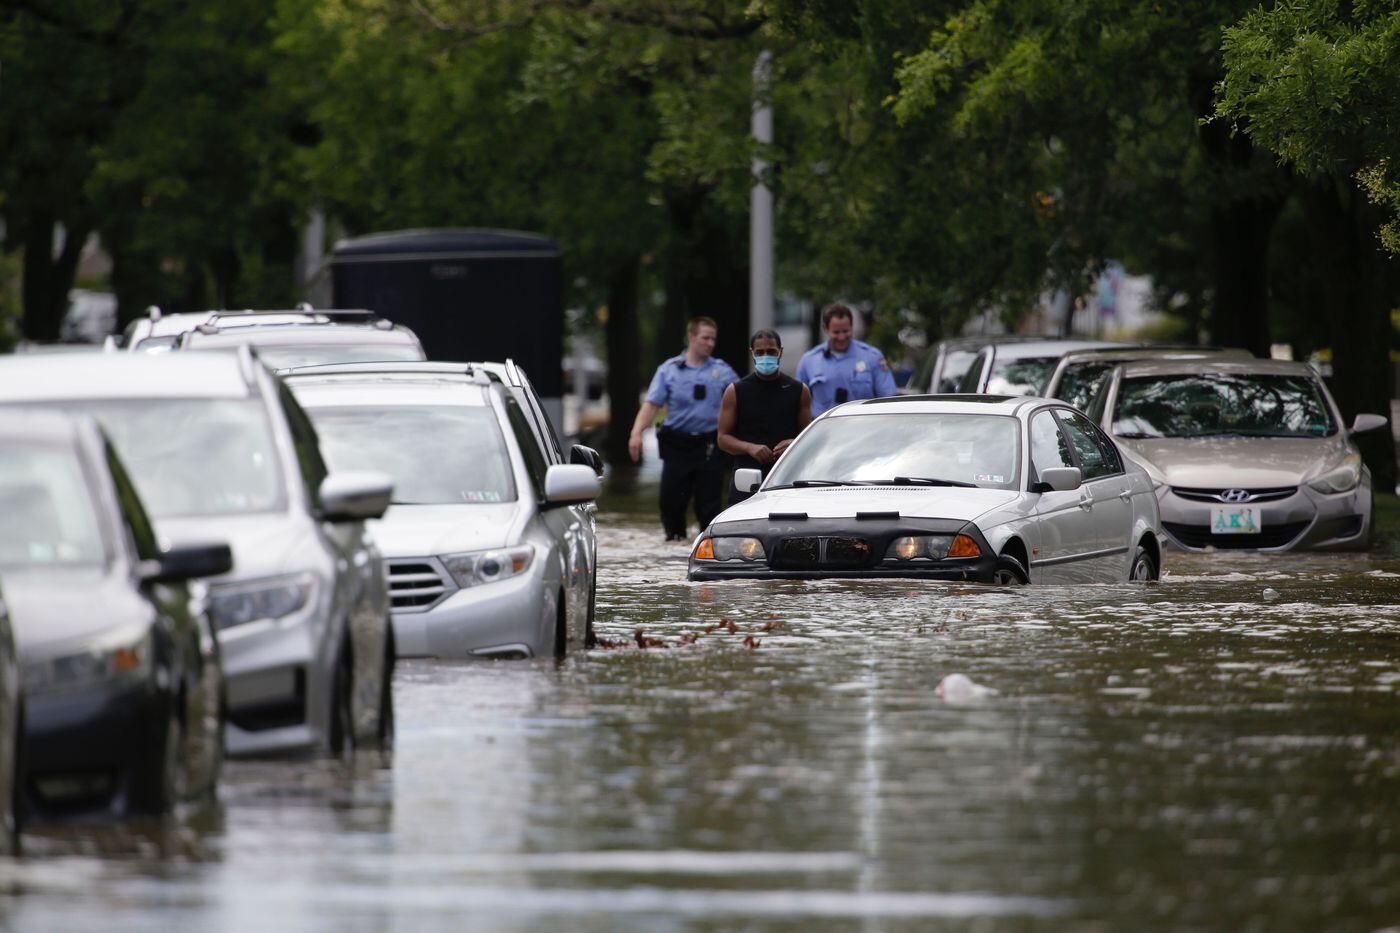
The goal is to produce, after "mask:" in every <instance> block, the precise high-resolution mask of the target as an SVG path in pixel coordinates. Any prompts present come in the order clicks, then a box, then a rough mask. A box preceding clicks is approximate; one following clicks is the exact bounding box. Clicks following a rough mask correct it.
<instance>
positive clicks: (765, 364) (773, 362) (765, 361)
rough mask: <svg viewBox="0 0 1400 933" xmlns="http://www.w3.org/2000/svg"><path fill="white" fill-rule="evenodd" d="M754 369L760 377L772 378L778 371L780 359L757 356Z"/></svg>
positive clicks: (754, 360)
mask: <svg viewBox="0 0 1400 933" xmlns="http://www.w3.org/2000/svg"><path fill="white" fill-rule="evenodd" d="M753 368H754V369H755V370H756V371H757V372H758V374H759V375H760V376H771V375H773V374H774V373H775V372H777V371H778V358H777V357H776V356H756V357H754V358H753Z"/></svg>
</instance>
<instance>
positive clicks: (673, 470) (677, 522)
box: [627, 317, 739, 541]
mask: <svg viewBox="0 0 1400 933" xmlns="http://www.w3.org/2000/svg"><path fill="white" fill-rule="evenodd" d="M716 331H717V328H716V326H715V322H714V320H713V319H711V318H708V317H695V318H691V319H690V322H689V323H688V324H686V328H685V332H686V350H685V352H684V353H682V354H680V355H679V356H673V357H671V358H670V359H669V360H666V361H665V362H664V363H662V364H661V365H660V366H658V367H657V368H656V375H655V376H653V377H652V379H651V385H650V386H648V387H647V394H646V400H645V401H644V402H642V407H641V410H640V411H638V412H637V420H636V421H634V422H632V434H631V436H630V437H629V438H628V439H627V451H628V453H630V454H631V455H632V461H633V462H634V463H635V462H638V461H640V460H641V459H642V432H643V431H645V430H646V429H647V425H649V424H651V423H652V421H654V420H655V419H656V414H657V412H659V411H661V409H663V408H664V409H666V420H665V421H663V422H662V423H661V427H660V428H659V429H658V430H657V432H656V442H657V446H658V447H659V448H660V450H661V524H662V526H663V527H664V528H665V529H666V540H667V541H683V540H685V537H686V534H685V532H686V509H687V508H688V507H689V505H690V502H691V500H692V499H694V501H695V517H696V518H697V519H699V520H700V527H701V528H704V527H706V526H707V525H709V524H710V522H711V521H712V520H713V519H714V517H715V516H716V515H718V514H719V510H720V496H721V494H722V492H723V489H724V474H725V467H726V465H727V464H726V463H725V460H726V457H725V456H724V454H723V452H721V451H720V449H719V448H718V446H716V443H715V428H716V427H717V425H718V423H719V406H720V401H721V400H722V399H723V397H724V390H725V389H726V388H727V387H728V386H729V384H730V383H732V382H737V381H738V379H739V376H738V374H737V373H735V372H734V370H733V369H731V368H730V366H729V364H728V363H726V362H724V361H723V360H717V359H714V358H713V357H711V356H710V354H711V353H713V352H714V349H715V334H716Z"/></svg>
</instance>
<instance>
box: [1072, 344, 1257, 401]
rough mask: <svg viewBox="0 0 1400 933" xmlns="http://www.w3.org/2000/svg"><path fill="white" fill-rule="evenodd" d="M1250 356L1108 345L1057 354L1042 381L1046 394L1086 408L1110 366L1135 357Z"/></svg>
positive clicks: (1225, 351) (1182, 348)
mask: <svg viewBox="0 0 1400 933" xmlns="http://www.w3.org/2000/svg"><path fill="white" fill-rule="evenodd" d="M1206 359H1242V360H1252V359H1254V354H1253V353H1250V352H1249V351H1248V350H1234V349H1226V348H1224V347H1192V346H1184V345H1183V346H1168V345H1158V346H1137V347H1109V348H1107V349H1103V348H1100V349H1096V350H1071V351H1070V352H1068V353H1066V354H1065V355H1064V356H1062V357H1060V362H1059V363H1057V364H1056V366H1055V371H1054V372H1053V373H1052V374H1051V375H1050V380H1049V381H1048V382H1047V383H1046V384H1045V397H1046V398H1057V399H1061V400H1063V401H1066V402H1069V403H1070V404H1071V405H1073V406H1074V407H1075V408H1078V409H1079V410H1080V411H1087V410H1088V408H1089V406H1090V405H1091V404H1092V403H1093V401H1094V396H1096V395H1098V393H1099V391H1100V390H1101V389H1102V388H1103V386H1104V383H1105V382H1107V381H1108V377H1109V374H1110V373H1112V372H1113V367H1115V366H1117V365H1118V364H1119V363H1128V362H1132V361H1134V360H1206Z"/></svg>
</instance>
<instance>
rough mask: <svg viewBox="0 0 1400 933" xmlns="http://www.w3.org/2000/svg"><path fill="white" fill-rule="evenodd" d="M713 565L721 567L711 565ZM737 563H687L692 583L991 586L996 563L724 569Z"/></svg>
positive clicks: (967, 561) (985, 560)
mask: <svg viewBox="0 0 1400 933" xmlns="http://www.w3.org/2000/svg"><path fill="white" fill-rule="evenodd" d="M716 563H718V564H720V565H721V566H714V565H715V564H716ZM734 563H738V562H737V561H697V560H692V561H691V562H690V573H689V576H690V579H691V580H696V581H700V580H861V579H874V580H883V579H901V580H941V581H945V582H959V581H962V582H967V583H990V582H992V574H993V571H994V570H995V569H996V561H995V560H993V559H991V558H971V559H967V558H964V559H963V560H960V561H958V562H957V566H951V565H949V566H937V565H935V566H927V567H907V566H903V567H899V566H896V567H870V568H865V569H860V570H774V569H772V568H769V567H760V566H755V565H753V564H747V565H745V566H742V567H726V566H723V565H724V564H734Z"/></svg>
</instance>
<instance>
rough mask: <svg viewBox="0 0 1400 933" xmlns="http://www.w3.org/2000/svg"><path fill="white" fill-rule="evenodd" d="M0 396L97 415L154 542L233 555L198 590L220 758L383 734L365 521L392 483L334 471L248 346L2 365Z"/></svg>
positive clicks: (374, 553)
mask: <svg viewBox="0 0 1400 933" xmlns="http://www.w3.org/2000/svg"><path fill="white" fill-rule="evenodd" d="M0 402H9V403H14V402H21V403H30V404H33V403H47V404H49V405H52V406H55V407H62V408H68V409H75V410H79V411H86V412H90V413H92V414H94V415H95V416H96V417H97V418H98V420H99V421H100V422H101V423H102V425H103V427H104V428H105V429H106V430H107V432H108V434H109V435H110V436H111V438H112V440H113V443H114V444H115V446H116V448H117V450H118V451H119V452H120V454H121V456H122V457H123V458H124V459H125V461H126V463H127V464H128V466H129V467H130V469H131V475H132V477H133V479H134V480H135V483H136V486H137V489H138V490H139V491H140V494H141V497H142V499H143V500H144V501H145V502H146V504H147V506H148V508H149V509H150V511H151V516H152V517H153V518H154V519H155V521H156V523H157V528H158V530H159V531H160V533H161V534H162V535H168V536H170V537H172V538H175V539H179V538H180V537H184V536H193V535H196V534H204V533H212V534H216V535H218V536H219V537H221V538H226V539H227V540H228V541H229V542H230V544H231V545H232V547H233V552H234V557H235V559H236V566H235V568H234V570H233V571H232V572H231V573H228V574H224V575H223V576H221V577H219V578H217V579H216V580H214V581H212V585H211V587H210V592H209V599H210V605H211V608H212V611H213V613H214V617H215V620H216V622H217V624H218V627H219V638H220V640H221V642H222V644H223V656H224V666H225V673H226V674H227V679H228V717H229V727H228V750H229V752H230V753H231V754H235V755H239V754H261V753H268V752H280V751H294V750H297V751H299V750H316V749H320V750H326V751H330V752H332V753H343V752H345V751H347V750H349V749H351V748H353V747H355V746H356V745H360V744H364V745H379V744H383V743H385V742H387V741H388V740H389V737H390V732H391V730H392V724H393V694H392V691H391V690H390V681H391V677H392V665H393V658H394V651H393V641H392V631H391V628H390V624H389V596H388V584H387V580H386V577H385V571H384V563H383V558H382V557H381V556H380V553H379V550H378V548H377V547H376V546H375V544H374V541H373V539H372V538H370V537H369V535H368V534H367V533H366V531H365V526H364V522H365V519H369V518H376V517H378V516H379V515H381V514H383V512H384V509H385V508H387V507H388V503H389V497H390V493H391V491H392V484H391V483H390V481H389V478H388V477H385V476H382V475H369V476H365V475H362V474H344V473H330V472H329V471H328V470H327V469H326V467H325V464H324V462H323V461H322V459H321V454H320V451H319V449H318V447H317V439H316V433H315V431H314V430H313V429H312V427H311V422H310V421H309V420H308V419H307V417H306V414H305V412H303V411H302V410H301V407H300V406H298V405H297V403H296V400H295V399H293V398H292V395H291V393H290V392H289V391H288V390H287V388H286V387H285V386H283V385H282V384H281V383H280V382H279V381H278V380H277V379H276V377H274V376H273V375H272V374H271V373H270V372H268V370H267V369H266V368H265V367H264V366H262V365H260V364H259V363H258V361H257V359H256V357H255V356H254V354H253V353H252V351H250V350H249V349H248V348H246V347H243V348H240V349H238V350H237V352H231V353H200V354H194V353H170V354H162V355H158V356H148V355H145V354H125V353H103V354H97V355H95V356H87V357H75V356H67V357H61V356H48V357H44V358H42V359H25V358H18V357H16V358H10V359H0Z"/></svg>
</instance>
